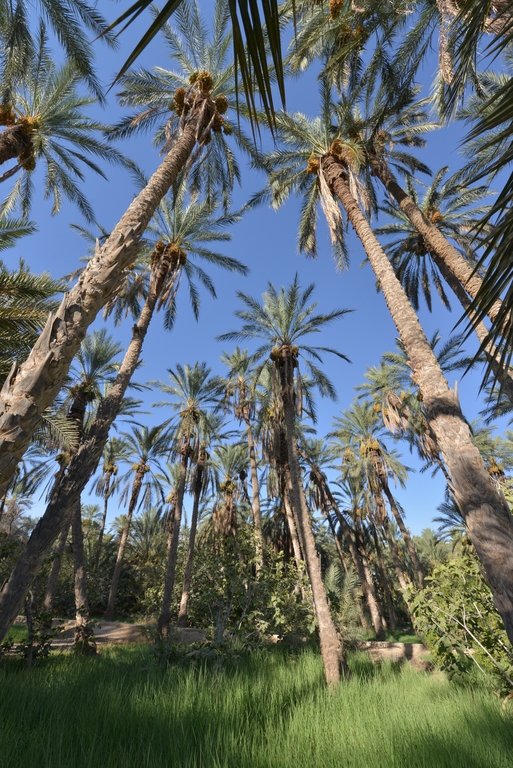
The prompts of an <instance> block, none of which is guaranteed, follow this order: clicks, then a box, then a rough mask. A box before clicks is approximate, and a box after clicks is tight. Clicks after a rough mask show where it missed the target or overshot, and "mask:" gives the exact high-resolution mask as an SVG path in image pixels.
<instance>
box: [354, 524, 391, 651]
mask: <svg viewBox="0 0 513 768" xmlns="http://www.w3.org/2000/svg"><path fill="white" fill-rule="evenodd" d="M354 538H355V542H356V548H357V550H358V555H359V561H360V564H361V565H360V568H361V573H362V576H361V577H360V578H361V580H362V583H363V584H364V585H365V588H366V590H367V592H368V594H369V596H371V601H370V602H369V600H367V605H368V607H369V611H370V615H371V621H372V626H373V627H374V632H375V633H376V637H377V638H378V640H382V639H384V637H385V617H384V615H383V609H382V607H381V604H380V602H379V600H378V596H377V594H376V588H375V586H374V579H373V578H372V573H371V570H370V567H369V557H368V555H367V548H366V546H365V542H364V540H363V533H362V526H361V522H360V518H359V517H356V519H355V524H354ZM365 588H364V589H365Z"/></svg>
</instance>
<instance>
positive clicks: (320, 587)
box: [278, 346, 348, 685]
mask: <svg viewBox="0 0 513 768" xmlns="http://www.w3.org/2000/svg"><path fill="white" fill-rule="evenodd" d="M278 369H279V372H280V380H281V394H282V402H283V412H284V416H285V436H286V440H287V452H288V458H289V469H290V477H291V480H292V494H293V498H294V502H295V504H294V506H295V507H296V513H297V516H298V523H299V529H300V531H301V533H302V536H301V538H302V540H303V541H304V544H305V552H304V554H305V560H306V567H307V570H308V575H309V577H310V585H311V587H312V597H313V603H314V608H315V614H316V616H317V623H318V627H319V640H320V644H321V656H322V660H323V663H324V671H325V675H326V682H327V683H328V685H336V684H337V683H338V682H339V681H340V676H341V674H344V675H347V674H348V669H347V663H346V658H345V652H344V647H343V644H342V640H341V637H340V635H339V633H338V632H337V629H336V627H335V624H334V623H333V619H332V617H331V613H330V609H329V605H328V598H327V595H326V589H325V587H324V582H323V580H322V574H321V568H320V564H319V559H318V557H317V549H316V547H315V539H314V535H313V532H312V528H311V525H310V518H309V513H308V507H307V504H306V498H305V494H304V490H303V484H302V482H301V473H300V469H299V454H298V447H297V439H296V431H295V414H294V381H293V358H292V353H291V349H290V347H287V346H283V347H281V349H280V359H279V362H278Z"/></svg>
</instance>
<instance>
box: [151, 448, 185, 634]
mask: <svg viewBox="0 0 513 768" xmlns="http://www.w3.org/2000/svg"><path fill="white" fill-rule="evenodd" d="M188 463H189V451H188V450H187V451H184V452H183V454H182V461H181V465H180V479H179V480H178V488H177V492H176V504H175V507H174V514H173V530H172V533H171V542H170V546H169V549H168V552H167V564H166V575H165V577H164V591H163V594H162V607H161V609H160V616H159V620H158V624H157V629H158V632H159V634H160V635H162V637H164V638H167V637H168V636H169V629H170V622H171V600H172V599H173V591H174V588H175V575H176V562H177V559H178V543H179V541H180V525H181V522H182V510H183V498H184V495H185V481H186V479H187V465H188Z"/></svg>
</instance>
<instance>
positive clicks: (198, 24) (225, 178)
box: [112, 0, 256, 210]
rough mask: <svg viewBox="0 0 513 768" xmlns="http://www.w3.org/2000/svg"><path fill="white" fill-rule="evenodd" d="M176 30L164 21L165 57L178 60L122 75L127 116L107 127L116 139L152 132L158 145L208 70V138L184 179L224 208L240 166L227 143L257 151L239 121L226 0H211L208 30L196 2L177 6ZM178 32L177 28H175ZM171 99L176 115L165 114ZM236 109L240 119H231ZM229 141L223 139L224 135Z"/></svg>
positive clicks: (167, 112)
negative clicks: (211, 107) (211, 114)
mask: <svg viewBox="0 0 513 768" xmlns="http://www.w3.org/2000/svg"><path fill="white" fill-rule="evenodd" d="M175 23H176V25H177V28H176V29H175V28H173V27H171V26H170V25H169V24H166V25H165V27H164V29H163V36H164V40H165V44H166V48H167V50H168V51H169V58H170V59H171V61H172V62H173V64H175V65H176V64H178V65H179V68H178V70H175V71H173V70H168V69H164V68H163V67H155V68H154V69H153V70H151V71H148V70H147V69H142V70H139V71H132V72H129V73H128V74H126V75H125V76H124V77H123V79H122V89H121V92H120V94H119V99H120V103H121V105H122V106H124V107H130V108H131V109H132V110H135V111H132V112H131V114H129V115H128V116H126V117H124V118H123V119H122V120H121V121H120V122H119V123H118V125H116V126H114V127H113V128H112V135H113V136H115V137H118V136H119V137H128V136H131V135H133V134H134V133H136V132H141V131H148V130H150V129H151V130H152V131H153V132H154V142H155V143H156V144H157V145H161V144H162V143H164V142H166V140H168V139H169V136H170V135H172V134H173V133H174V131H175V130H176V129H177V127H178V125H179V122H180V107H179V106H178V104H179V103H181V101H180V100H181V99H183V95H184V94H185V92H186V91H187V89H188V88H189V87H190V83H191V82H194V79H195V78H196V77H198V74H199V73H202V72H203V73H204V72H208V73H209V77H210V78H211V81H212V87H211V96H212V98H213V99H214V101H215V104H216V106H217V111H218V115H217V118H216V121H215V122H214V123H213V124H212V134H211V140H210V141H209V142H208V144H206V145H205V147H204V150H203V151H202V157H201V162H198V159H199V158H198V153H195V154H194V155H193V156H191V159H190V162H189V164H188V166H187V169H188V171H189V169H190V173H188V176H189V178H188V183H189V185H190V188H191V189H192V190H193V191H194V192H195V193H197V192H199V191H200V190H201V191H203V193H204V195H205V198H206V200H207V202H208V203H209V204H210V205H212V204H213V202H214V201H218V200H219V197H220V196H221V197H222V199H223V205H224V208H225V210H227V208H228V205H229V200H230V196H231V192H232V189H233V186H234V183H235V182H236V181H237V182H239V183H240V180H241V170H240V166H239V162H238V160H237V157H236V155H235V154H234V152H233V149H232V148H231V146H230V144H232V142H233V141H235V143H236V145H237V147H238V149H239V150H240V151H242V152H245V153H246V154H250V155H252V156H255V154H256V150H255V148H254V146H253V144H252V142H251V139H250V138H249V137H247V136H246V135H245V134H244V132H243V130H242V128H241V125H240V115H241V112H242V111H243V109H242V106H243V105H242V103H241V102H240V98H239V99H238V97H239V93H238V88H240V85H238V83H237V79H236V68H235V65H234V63H233V60H232V59H231V52H230V43H231V34H230V33H229V31H228V24H229V15H228V6H227V3H226V2H225V0H216V3H215V7H214V12H213V20H212V26H211V30H209V28H208V26H207V24H206V23H205V21H204V19H203V18H202V15H201V12H200V7H199V5H198V3H197V2H196V0H190V1H189V2H185V3H183V5H182V6H181V7H179V8H177V10H176V14H175ZM178 30H179V31H178ZM170 103H172V104H173V103H176V104H177V108H176V111H175V113H174V114H173V113H172V114H171V117H170V115H169V104H170ZM237 107H238V109H239V119H233V118H231V117H230V115H233V114H234V112H235V110H236V109H237ZM231 136H233V139H231V140H230V141H228V138H229V137H231Z"/></svg>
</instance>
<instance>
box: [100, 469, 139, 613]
mask: <svg viewBox="0 0 513 768" xmlns="http://www.w3.org/2000/svg"><path fill="white" fill-rule="evenodd" d="M145 474H146V462H145V461H140V462H139V464H138V466H137V470H136V472H135V477H134V482H133V485H132V493H131V494H130V501H129V504H128V510H127V514H126V519H125V524H124V526H123V531H122V533H121V539H120V541H119V548H118V554H117V557H116V565H115V566H114V573H113V575H112V583H111V585H110V592H109V600H108V603H107V610H106V611H105V621H112V620H113V619H114V607H115V604H116V595H117V592H118V586H119V578H120V576H121V569H122V568H123V560H124V557H125V550H126V545H127V543H128V536H129V535H130V525H131V523H132V516H133V514H134V510H135V508H136V506H137V502H138V500H139V494H140V493H141V488H142V484H143V479H144V475H145Z"/></svg>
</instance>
